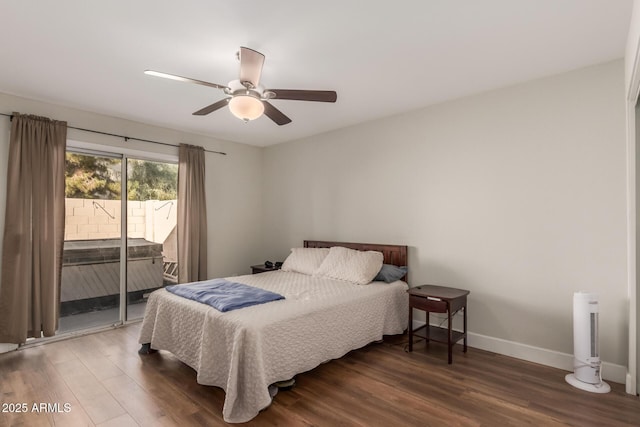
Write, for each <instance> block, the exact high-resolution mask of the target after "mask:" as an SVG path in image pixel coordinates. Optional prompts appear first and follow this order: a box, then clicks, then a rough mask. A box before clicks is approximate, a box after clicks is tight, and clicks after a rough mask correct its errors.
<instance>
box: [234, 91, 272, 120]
mask: <svg viewBox="0 0 640 427" xmlns="http://www.w3.org/2000/svg"><path fill="white" fill-rule="evenodd" d="M229 110H230V111H231V113H232V114H233V115H234V116H236V117H237V118H239V119H240V120H243V121H244V122H248V121H249V120H255V119H257V118H258V117H260V116H262V114H263V113H264V104H263V103H262V101H260V99H258V98H256V96H255V95H252V94H250V93H249V94H237V95H234V97H233V98H231V101H229Z"/></svg>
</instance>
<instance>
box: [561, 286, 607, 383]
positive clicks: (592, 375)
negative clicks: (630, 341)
mask: <svg viewBox="0 0 640 427" xmlns="http://www.w3.org/2000/svg"><path fill="white" fill-rule="evenodd" d="M601 365H602V364H601V362H600V354H599V351H598V295H597V294H590V293H587V292H576V293H574V294H573V369H574V371H573V374H567V376H565V380H566V381H567V382H568V383H569V384H571V385H572V386H574V387H576V388H579V389H580V390H585V391H590V392H592V393H609V391H611V387H609V384H607V383H606V382H604V381H602V366H601Z"/></svg>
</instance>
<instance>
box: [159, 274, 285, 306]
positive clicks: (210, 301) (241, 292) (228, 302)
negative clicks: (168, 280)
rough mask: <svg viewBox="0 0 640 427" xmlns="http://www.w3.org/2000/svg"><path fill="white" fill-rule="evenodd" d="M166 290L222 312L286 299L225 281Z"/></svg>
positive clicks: (180, 286) (216, 280)
mask: <svg viewBox="0 0 640 427" xmlns="http://www.w3.org/2000/svg"><path fill="white" fill-rule="evenodd" d="M165 289H166V290H167V291H169V292H171V293H173V294H176V295H179V296H181V297H184V298H188V299H190V300H194V301H198V302H201V303H203V304H207V305H210V306H211V307H213V308H215V309H216V310H219V311H222V312H226V311H231V310H237V309H239V308H244V307H249V306H252V305H257V304H264V303H265V302H271V301H277V300H280V299H284V297H283V296H282V295H280V294H276V293H274V292H269V291H265V290H264V289H260V288H254V287H253V286H248V285H243V284H242V283H235V282H230V281H228V280H225V279H212V280H205V281H203V282H195V283H188V284H185V285H172V286H167V287H165Z"/></svg>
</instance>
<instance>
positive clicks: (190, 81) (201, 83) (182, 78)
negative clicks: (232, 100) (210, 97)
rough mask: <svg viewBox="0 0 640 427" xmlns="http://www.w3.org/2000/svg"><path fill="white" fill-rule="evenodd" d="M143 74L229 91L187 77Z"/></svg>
mask: <svg viewBox="0 0 640 427" xmlns="http://www.w3.org/2000/svg"><path fill="white" fill-rule="evenodd" d="M144 73H145V74H147V75H149V76H156V77H162V78H164V79H171V80H177V81H179V82H186V83H195V84H197V85H202V86H209V87H214V88H216V89H229V88H228V87H226V86H224V85H219V84H216V83H209V82H205V81H202V80H196V79H190V78H189V77H182V76H176V75H175V74H167V73H162V72H160V71H154V70H144Z"/></svg>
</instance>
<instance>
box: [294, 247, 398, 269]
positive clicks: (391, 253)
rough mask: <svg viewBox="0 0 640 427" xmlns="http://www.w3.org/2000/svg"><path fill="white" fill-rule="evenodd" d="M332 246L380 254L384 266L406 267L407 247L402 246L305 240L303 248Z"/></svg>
mask: <svg viewBox="0 0 640 427" xmlns="http://www.w3.org/2000/svg"><path fill="white" fill-rule="evenodd" d="M332 246H342V247H345V248H349V249H357V250H359V251H378V252H382V255H383V256H384V261H383V262H384V263H385V264H392V265H397V266H398V267H402V266H405V265H407V247H406V246H402V245H378V244H375V243H346V242H325V241H322V240H305V241H304V247H305V248H330V247H332Z"/></svg>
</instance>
